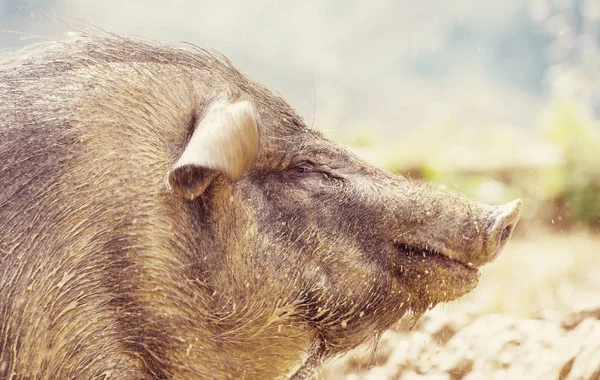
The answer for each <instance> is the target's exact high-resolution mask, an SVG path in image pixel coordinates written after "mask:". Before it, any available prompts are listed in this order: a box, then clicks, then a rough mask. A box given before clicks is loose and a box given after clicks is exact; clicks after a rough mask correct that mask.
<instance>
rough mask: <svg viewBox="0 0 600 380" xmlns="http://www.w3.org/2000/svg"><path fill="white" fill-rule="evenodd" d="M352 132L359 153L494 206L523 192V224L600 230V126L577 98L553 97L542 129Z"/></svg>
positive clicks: (444, 126)
mask: <svg viewBox="0 0 600 380" xmlns="http://www.w3.org/2000/svg"><path fill="white" fill-rule="evenodd" d="M350 136H351V137H350V138H349V139H346V142H347V143H348V144H350V145H351V146H352V147H353V150H355V151H356V153H358V154H359V155H361V156H363V157H365V158H366V159H368V160H370V161H372V162H373V163H375V164H377V165H379V166H381V167H383V168H385V169H387V170H389V171H391V172H393V173H396V174H402V175H405V176H408V177H411V178H414V179H423V180H428V181H433V182H437V183H440V184H442V185H444V186H446V187H449V188H454V189H456V190H457V191H460V192H462V193H465V194H468V195H470V196H472V197H474V198H476V199H478V200H480V201H483V202H487V203H491V204H497V203H502V202H507V201H510V200H512V199H514V198H517V197H519V198H522V199H523V200H524V202H525V209H524V215H523V219H522V223H526V224H531V223H534V224H537V225H540V224H541V225H546V226H551V227H553V228H557V229H561V230H565V229H569V228H572V227H574V226H582V227H588V228H590V229H592V230H594V231H600V125H599V123H598V121H597V120H594V119H593V118H592V117H591V116H590V115H589V114H588V113H587V112H586V109H585V108H584V107H580V106H579V105H578V104H577V103H576V102H574V101H570V100H558V101H556V102H554V103H553V104H552V105H551V106H549V108H548V109H547V111H546V112H545V114H544V115H542V117H540V122H539V126H538V128H529V129H525V128H516V127H511V126H502V127H497V126H494V127H493V128H480V129H478V130H472V129H462V128H461V127H460V126H459V125H458V123H456V122H454V121H452V120H451V119H449V120H445V121H444V122H442V123H439V124H438V125H433V126H429V127H427V128H425V129H422V130H421V131H420V132H418V133H414V132H413V133H412V135H410V134H409V135H408V136H407V137H406V140H404V141H398V142H396V143H390V142H385V141H382V139H381V138H380V137H379V136H377V135H375V134H372V135H370V134H369V132H368V130H366V129H365V130H360V131H354V132H353V133H351V134H350Z"/></svg>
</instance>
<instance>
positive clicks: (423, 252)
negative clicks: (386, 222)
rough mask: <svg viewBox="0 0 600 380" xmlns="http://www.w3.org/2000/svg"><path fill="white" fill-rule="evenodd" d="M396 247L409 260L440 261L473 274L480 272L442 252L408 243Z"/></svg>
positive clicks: (395, 245) (396, 244) (397, 244)
mask: <svg viewBox="0 0 600 380" xmlns="http://www.w3.org/2000/svg"><path fill="white" fill-rule="evenodd" d="M394 247H395V248H396V250H397V251H400V252H401V253H403V254H404V255H406V257H407V258H408V259H409V260H411V259H423V258H424V259H427V260H435V261H439V262H442V263H447V264H455V265H458V266H460V267H462V268H464V269H465V270H467V271H469V272H473V273H477V272H478V269H477V268H476V267H473V266H470V265H468V264H466V263H464V262H462V261H460V260H456V259H453V258H451V257H449V256H447V255H445V254H443V253H442V252H440V251H436V250H434V249H431V248H422V247H418V246H414V245H410V244H406V243H400V242H398V243H394Z"/></svg>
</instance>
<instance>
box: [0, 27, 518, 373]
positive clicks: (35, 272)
mask: <svg viewBox="0 0 600 380" xmlns="http://www.w3.org/2000/svg"><path fill="white" fill-rule="evenodd" d="M0 188H1V189H2V190H1V192H0V289H1V293H2V295H1V298H0V378H9V379H10V378H15V379H25V378H31V379H33V378H35V379H67V378H77V379H86V378H97V377H98V378H102V377H104V378H122V379H138V378H139V379H146V378H147V379H153V378H177V379H192V378H246V379H251V378H260V379H264V378H279V377H286V376H294V375H295V376H296V377H297V378H302V377H307V376H310V375H311V374H312V373H314V371H315V370H316V369H317V368H318V366H319V364H320V363H321V362H322V361H323V360H325V359H326V358H327V357H331V356H333V355H336V354H339V353H343V352H345V351H347V350H349V349H351V348H353V347H355V346H356V345H358V344H360V343H362V342H364V341H365V340H368V339H370V338H372V337H373V336H374V335H375V334H376V333H377V332H380V331H383V330H385V329H386V328H388V327H389V326H390V325H391V324H393V323H394V322H396V321H397V320H398V319H399V318H400V317H401V316H403V315H404V314H405V313H407V312H411V313H414V314H416V315H418V314H421V313H423V312H425V311H426V310H427V309H428V308H430V307H432V306H434V305H435V304H437V303H439V302H445V301H451V300H453V299H455V298H457V297H460V296H461V295H463V294H465V293H466V292H468V291H470V290H471V289H473V287H474V286H475V285H476V283H477V280H478V270H477V268H478V267H479V266H480V265H482V264H484V263H486V262H488V261H490V260H492V259H493V258H494V257H495V256H496V255H497V254H498V252H499V251H500V250H501V248H502V246H503V245H504V243H505V242H506V240H508V238H509V237H510V234H511V232H512V229H513V228H514V225H515V223H516V221H517V219H518V215H519V210H520V207H521V206H520V201H515V202H513V203H511V204H508V205H505V206H500V207H492V206H486V205H479V204H477V203H475V202H472V201H470V200H468V199H465V198H463V197H461V196H459V195H457V194H454V193H452V192H450V191H448V190H445V189H442V188H437V187H435V186H431V185H425V184H419V183H415V182H412V181H409V180H407V179H404V178H401V177H395V176H392V175H390V174H388V173H385V172H383V171H381V170H379V169H377V168H374V167H372V166H370V165H369V164H367V163H365V162H362V161H361V160H360V159H358V158H357V157H355V156H353V155H352V154H351V153H349V152H347V151H346V150H344V149H343V148H341V147H340V146H338V145H336V144H335V143H333V142H331V141H329V140H327V139H326V138H324V137H323V136H322V135H321V134H320V133H319V132H317V131H314V130H312V129H310V128H307V127H306V125H305V123H304V122H303V121H302V119H301V118H300V117H299V116H298V115H297V114H296V113H295V111H294V110H293V109H292V108H291V107H290V106H289V105H288V104H287V103H286V102H285V101H284V100H283V99H282V98H281V97H279V96H278V95H275V94H274V93H272V92H270V91H269V90H267V89H266V88H264V87H263V86H261V85H260V84H258V83H256V82H254V81H253V80H251V79H249V78H247V77H246V76H244V75H243V74H241V73H240V72H239V71H237V70H236V69H235V68H234V67H233V66H232V65H231V64H230V63H229V62H228V61H227V60H225V59H224V58H222V57H219V56H216V55H214V54H211V53H207V52H205V51H202V50H199V49H197V50H193V51H185V50H181V49H173V48H170V47H165V46H161V45H157V44H150V43H143V42H138V41H133V40H129V39H124V38H120V37H115V36H108V37H97V36H80V37H76V38H73V39H71V40H69V41H64V42H57V43H50V44H42V45H35V46H31V47H28V48H25V49H22V50H20V51H16V52H5V53H2V55H1V56H0Z"/></svg>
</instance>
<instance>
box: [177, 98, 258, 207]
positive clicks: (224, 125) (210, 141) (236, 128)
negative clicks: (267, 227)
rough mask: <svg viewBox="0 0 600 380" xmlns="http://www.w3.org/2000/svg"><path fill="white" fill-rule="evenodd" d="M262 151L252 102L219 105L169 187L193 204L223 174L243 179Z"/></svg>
mask: <svg viewBox="0 0 600 380" xmlns="http://www.w3.org/2000/svg"><path fill="white" fill-rule="evenodd" d="M258 147H259V130H258V121H257V117H256V112H255V110H254V106H253V104H252V102H250V101H248V100H242V101H238V102H235V103H225V102H219V103H215V104H213V105H212V106H211V107H210V109H209V110H208V111H207V112H206V114H205V115H204V118H203V119H202V120H201V121H200V122H199V123H198V125H197V126H196V129H195V131H194V133H193V134H192V138H191V139H190V141H189V143H188V144H187V146H186V148H185V150H184V151H183V154H182V155H181V157H180V158H179V160H178V161H177V162H176V163H175V165H174V167H173V169H172V170H171V172H170V173H169V177H168V185H169V187H170V188H171V189H173V191H175V192H176V193H177V194H179V195H181V196H182V197H184V198H185V199H189V200H192V199H194V198H196V197H198V196H200V195H201V194H202V193H203V192H204V190H206V188H207V187H208V185H209V184H210V183H211V181H212V180H213V179H214V178H215V177H216V176H217V175H219V174H224V175H226V176H227V177H229V178H230V179H231V180H237V179H238V178H239V177H241V176H242V175H243V174H244V173H245V172H246V171H247V170H248V168H249V167H250V165H251V164H252V162H253V161H254V158H255V157H256V154H257V152H258Z"/></svg>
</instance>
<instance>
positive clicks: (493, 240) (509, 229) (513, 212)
mask: <svg viewBox="0 0 600 380" xmlns="http://www.w3.org/2000/svg"><path fill="white" fill-rule="evenodd" d="M481 208H482V214H483V215H485V217H486V219H488V220H489V221H491V224H490V227H489V230H488V231H487V239H486V244H485V247H484V250H485V252H484V255H483V257H482V259H483V262H481V263H479V264H480V265H483V264H485V263H489V262H491V261H493V260H494V259H495V258H496V257H498V255H499V254H500V252H502V249H503V248H504V246H505V245H506V242H507V241H508V240H510V237H511V236H512V233H513V231H514V229H515V226H516V224H517V222H518V221H519V217H520V216H521V209H522V208H523V202H522V201H521V200H520V199H516V200H514V201H512V202H509V203H506V204H504V205H500V206H488V205H482V206H481Z"/></svg>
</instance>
